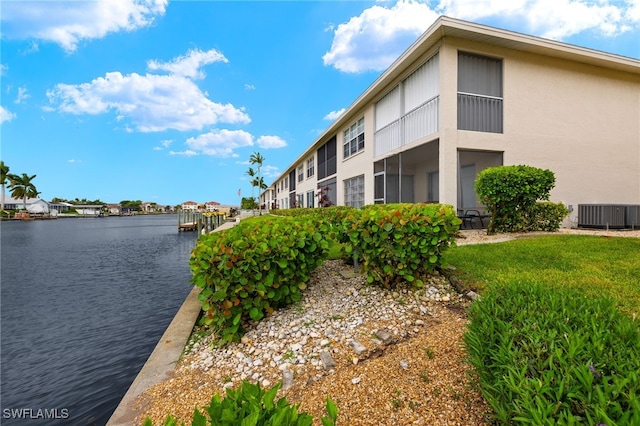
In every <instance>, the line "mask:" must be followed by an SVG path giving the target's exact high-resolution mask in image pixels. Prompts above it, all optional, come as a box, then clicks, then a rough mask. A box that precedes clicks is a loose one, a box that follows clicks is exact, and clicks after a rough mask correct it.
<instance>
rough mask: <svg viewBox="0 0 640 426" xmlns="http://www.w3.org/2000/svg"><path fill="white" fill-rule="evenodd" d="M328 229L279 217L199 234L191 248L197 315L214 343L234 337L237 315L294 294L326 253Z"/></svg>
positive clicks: (258, 314)
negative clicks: (215, 336)
mask: <svg viewBox="0 0 640 426" xmlns="http://www.w3.org/2000/svg"><path fill="white" fill-rule="evenodd" d="M329 233H330V229H329V227H328V226H327V225H323V224H319V223H317V222H316V221H314V220H312V219H310V218H306V217H301V218H288V217H285V218H277V220H276V219H273V218H271V219H265V220H261V221H252V222H250V223H246V224H242V223H241V224H240V225H239V226H236V227H234V228H231V229H228V230H225V231H222V232H214V233H211V234H207V235H204V236H202V237H200V239H199V240H198V243H197V244H196V247H195V248H194V250H193V252H192V253H191V259H190V266H191V272H192V274H193V277H192V282H193V283H194V284H195V285H196V286H198V287H201V288H202V291H201V292H200V294H199V296H198V297H199V300H200V303H201V304H202V310H203V311H204V312H203V317H202V321H203V323H204V324H206V325H209V326H212V327H213V328H214V329H216V330H217V332H218V337H219V341H218V343H225V342H230V341H237V340H239V338H240V336H241V335H242V334H243V331H244V330H243V328H242V322H243V320H249V319H251V320H255V321H258V320H260V319H262V318H263V317H264V316H265V315H268V314H270V313H272V312H273V311H274V310H275V309H278V308H280V307H284V306H287V305H289V304H291V303H293V302H297V301H298V300H300V299H301V293H300V291H301V290H304V289H305V288H306V286H307V284H306V283H307V281H308V280H309V276H310V274H311V272H312V271H313V270H314V269H316V268H317V267H318V266H320V265H321V264H322V262H323V260H324V259H325V257H326V256H327V253H328V248H329V242H328V238H329Z"/></svg>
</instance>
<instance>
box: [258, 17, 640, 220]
mask: <svg viewBox="0 0 640 426" xmlns="http://www.w3.org/2000/svg"><path fill="white" fill-rule="evenodd" d="M639 93H640V61H638V60H637V59H632V58H627V57H622V56H618V55H614V54H611V53H606V52H600V51H596V50H592V49H587V48H583V47H579V46H574V45H570V44H567V43H562V42H558V41H553V40H547V39H543V38H539V37H534V36H530V35H526V34H521V33H516V32H512V31H506V30H502V29H499V28H493V27H489V26H485V25H479V24H475V23H471V22H466V21H462V20H458V19H452V18H448V17H444V16H443V17H440V18H438V19H437V20H436V21H435V23H434V24H433V25H432V26H431V27H430V28H429V29H427V31H425V32H424V33H423V34H422V35H421V36H420V37H419V38H418V40H417V41H416V42H415V43H414V44H413V45H411V46H410V47H409V48H408V49H407V50H406V51H405V52H404V53H402V54H401V55H400V57H399V58H398V59H397V60H396V61H395V62H393V63H392V64H391V66H390V67H389V68H388V69H387V70H386V71H384V72H383V73H382V74H381V75H380V76H379V77H378V78H377V80H375V82H374V83H373V84H372V85H371V86H370V87H369V88H368V89H367V90H365V91H364V92H363V93H362V94H361V95H360V96H359V97H358V98H357V99H356V100H355V101H354V102H353V103H352V104H351V105H350V106H349V107H348V108H347V109H346V110H345V112H344V113H343V114H342V115H341V116H340V117H339V118H338V119H336V121H334V122H333V123H332V124H331V125H330V126H329V127H328V128H327V129H326V130H325V131H324V132H323V133H322V134H321V135H320V136H319V137H318V138H317V139H316V140H315V141H313V143H312V144H311V145H310V146H309V147H308V148H307V149H306V150H305V151H304V152H302V153H301V154H300V155H299V157H298V158H297V159H296V160H295V161H294V162H293V163H291V164H290V165H289V166H287V167H285V168H284V170H283V173H282V174H281V175H280V176H279V177H278V178H277V179H276V180H275V181H274V183H273V185H272V186H271V187H270V189H269V190H268V191H270V190H271V191H272V190H275V196H276V199H277V204H278V206H279V207H280V208H288V207H294V206H299V207H303V206H304V207H317V206H318V205H319V201H320V199H321V198H322V199H323V200H324V202H323V205H329V204H334V205H347V206H355V207H359V206H362V205H365V204H373V203H394V202H440V203H447V204H451V205H453V206H455V207H456V208H457V209H461V210H465V209H473V208H478V207H480V208H482V206H480V205H479V204H480V203H479V201H478V198H477V196H476V194H475V191H474V181H475V178H476V176H477V175H478V173H479V172H480V171H482V170H483V169H485V168H487V167H492V166H499V165H516V164H527V165H530V166H534V167H540V168H544V169H550V170H552V171H553V172H554V173H555V176H556V187H555V188H554V189H553V190H552V192H551V199H552V201H554V202H563V203H565V204H566V205H567V206H568V207H569V209H570V210H572V212H571V214H570V216H569V219H568V220H567V221H566V222H565V224H564V225H565V226H573V225H576V224H577V222H578V217H577V214H578V209H577V208H576V207H577V206H578V205H579V204H589V203H612V204H615V203H620V204H640V119H639V117H640V96H639V95H638V94H639ZM271 188H273V189H271ZM268 191H266V192H264V193H262V194H261V195H260V197H261V200H262V201H263V202H264V201H266V200H267V198H268V196H269V195H268ZM319 192H321V194H319ZM319 195H320V196H319Z"/></svg>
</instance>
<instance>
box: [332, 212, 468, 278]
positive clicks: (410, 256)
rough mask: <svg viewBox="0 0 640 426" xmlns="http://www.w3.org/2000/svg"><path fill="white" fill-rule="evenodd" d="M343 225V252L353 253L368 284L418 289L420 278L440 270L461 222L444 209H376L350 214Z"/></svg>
mask: <svg viewBox="0 0 640 426" xmlns="http://www.w3.org/2000/svg"><path fill="white" fill-rule="evenodd" d="M343 226H344V231H345V234H344V235H345V236H346V240H347V242H346V244H345V250H346V253H347V254H348V255H350V256H351V255H353V253H354V252H357V256H358V257H359V258H361V259H362V262H363V267H364V270H365V272H366V273H367V280H368V281H369V282H376V283H379V284H382V285H383V286H385V287H393V286H395V285H396V284H398V283H400V282H402V281H408V282H410V283H412V284H413V285H414V286H416V287H422V286H423V285H424V282H423V281H422V278H423V277H424V276H425V275H428V274H433V273H434V272H435V271H436V269H437V268H439V267H440V266H442V260H441V256H442V253H443V252H444V250H446V248H447V247H449V245H450V244H451V243H452V242H454V240H455V239H454V235H455V234H456V233H457V232H458V228H459V226H460V219H458V217H457V215H456V213H455V211H454V210H453V207H451V206H448V205H442V204H376V205H372V206H365V207H364V208H362V209H360V210H356V209H353V210H351V211H350V212H349V213H348V214H347V216H346V218H345V219H344V225H343Z"/></svg>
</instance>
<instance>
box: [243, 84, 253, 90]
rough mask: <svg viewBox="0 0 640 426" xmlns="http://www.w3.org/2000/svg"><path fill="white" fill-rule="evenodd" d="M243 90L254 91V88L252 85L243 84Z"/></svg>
mask: <svg viewBox="0 0 640 426" xmlns="http://www.w3.org/2000/svg"><path fill="white" fill-rule="evenodd" d="M244 88H245V89H246V90H256V86H254V85H253V84H249V83H245V84H244Z"/></svg>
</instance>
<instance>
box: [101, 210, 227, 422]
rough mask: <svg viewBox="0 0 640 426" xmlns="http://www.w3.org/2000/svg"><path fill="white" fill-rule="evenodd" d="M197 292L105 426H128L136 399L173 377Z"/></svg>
mask: <svg viewBox="0 0 640 426" xmlns="http://www.w3.org/2000/svg"><path fill="white" fill-rule="evenodd" d="M236 223H237V222H226V223H224V224H222V225H220V226H219V227H218V228H216V229H215V230H214V231H213V232H217V231H222V230H225V229H229V228H231V227H233V226H235V225H236ZM200 290H201V289H200V288H198V287H194V288H193V290H191V292H190V293H189V295H188V296H187V298H186V299H185V301H184V303H183V304H182V306H181V307H180V309H179V310H178V313H177V314H176V316H175V317H174V318H173V320H172V321H171V323H170V324H169V327H167V329H166V331H165V332H164V334H163V335H162V338H161V339H160V341H159V342H158V344H157V345H156V347H155V349H154V350H153V352H152V353H151V355H150V356H149V359H147V362H146V363H145V364H144V366H143V367H142V369H141V370H140V372H139V373H138V375H137V376H136V378H135V380H134V381H133V383H132V384H131V386H130V387H129V390H128V391H127V393H126V394H125V395H124V397H123V398H122V400H121V401H120V404H119V405H118V407H117V408H116V410H115V411H114V412H113V414H112V415H111V418H110V419H109V421H108V422H107V426H131V425H134V424H135V423H134V422H135V420H136V418H137V417H138V416H139V415H140V414H141V411H140V410H139V409H138V407H137V406H136V399H137V398H138V397H139V396H140V395H142V394H143V393H144V391H146V390H147V389H149V388H150V387H152V386H153V385H155V384H157V383H160V382H163V381H165V380H168V379H170V378H171V376H173V373H174V371H175V367H176V364H177V362H178V360H179V359H180V355H181V354H182V350H183V349H184V347H185V345H186V344H187V340H188V339H189V336H190V335H191V331H192V330H193V326H194V325H195V323H196V321H197V320H198V315H199V314H200V302H199V301H198V294H199V293H200Z"/></svg>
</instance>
